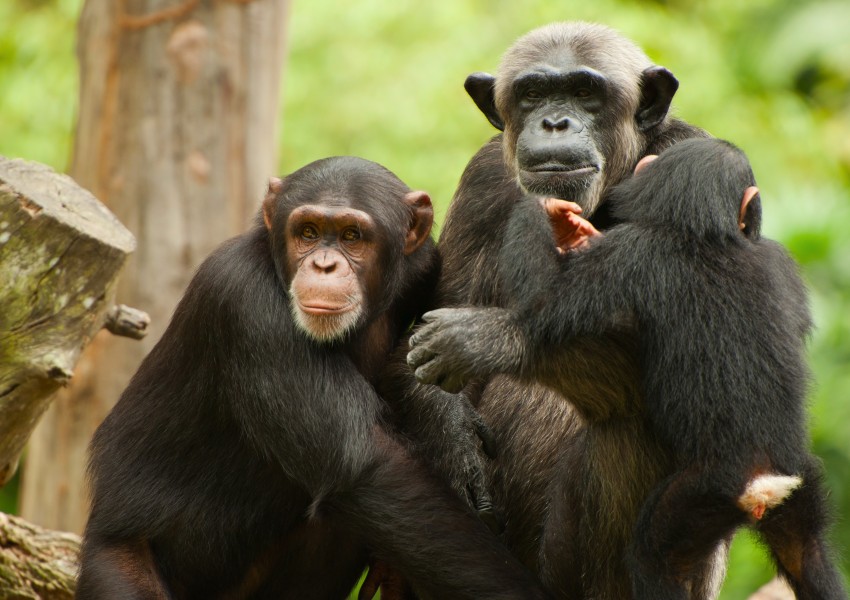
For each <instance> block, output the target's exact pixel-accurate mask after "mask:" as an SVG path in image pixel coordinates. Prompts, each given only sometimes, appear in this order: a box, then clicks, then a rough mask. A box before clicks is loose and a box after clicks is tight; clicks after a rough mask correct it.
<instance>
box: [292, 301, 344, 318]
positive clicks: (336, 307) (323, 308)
mask: <svg viewBox="0 0 850 600" xmlns="http://www.w3.org/2000/svg"><path fill="white" fill-rule="evenodd" d="M298 305H299V306H300V307H301V310H303V311H304V312H305V313H307V314H308V315H316V316H321V315H341V314H343V313H347V312H348V311H350V310H352V309H353V308H354V305H352V304H343V305H340V304H330V303H325V302H313V303H311V304H303V303H301V302H299V303H298Z"/></svg>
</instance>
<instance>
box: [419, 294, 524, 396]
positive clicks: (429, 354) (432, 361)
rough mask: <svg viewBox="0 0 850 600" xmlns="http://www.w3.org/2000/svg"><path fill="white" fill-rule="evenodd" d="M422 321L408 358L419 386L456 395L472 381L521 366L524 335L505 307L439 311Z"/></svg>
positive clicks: (509, 372)
mask: <svg viewBox="0 0 850 600" xmlns="http://www.w3.org/2000/svg"><path fill="white" fill-rule="evenodd" d="M422 320H423V321H424V322H425V325H423V326H421V327H420V328H419V330H418V331H417V332H416V333H415V334H414V335H413V337H411V338H410V348H411V350H410V352H409V353H408V354H407V364H408V365H410V368H411V369H412V370H413V372H414V373H415V374H416V378H417V379H418V380H419V381H420V382H421V383H426V384H434V385H438V386H440V387H441V388H443V389H444V390H446V391H448V392H458V391H460V390H461V389H463V387H464V386H465V385H466V384H467V383H468V382H469V381H470V379H472V378H475V377H486V376H488V375H492V374H494V373H508V374H511V373H516V372H517V371H518V370H519V368H520V366H521V364H522V357H523V347H524V343H523V336H522V332H521V331H520V330H519V328H518V327H517V326H516V324H515V322H514V319H513V313H511V312H510V311H508V310H506V309H502V308H441V309H439V310H434V311H431V312H428V313H425V315H424V316H423V318H422Z"/></svg>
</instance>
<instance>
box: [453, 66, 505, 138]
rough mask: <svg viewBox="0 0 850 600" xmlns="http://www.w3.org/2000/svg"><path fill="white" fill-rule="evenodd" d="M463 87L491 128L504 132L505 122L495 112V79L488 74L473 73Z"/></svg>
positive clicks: (497, 112)
mask: <svg viewBox="0 0 850 600" xmlns="http://www.w3.org/2000/svg"><path fill="white" fill-rule="evenodd" d="M463 87H464V89H466V93H467V94H469V96H470V98H472V100H473V101H474V102H475V105H476V106H477V107H478V108H479V109H480V110H481V112H483V113H484V116H485V117H487V120H488V121H490V123H491V124H492V125H493V127H495V128H496V129H498V130H499V131H504V130H505V121H504V120H503V119H502V117H501V116H500V115H499V111H497V110H496V78H495V77H493V76H492V75H490V74H489V73H481V72H478V73H473V74H472V75H470V76H469V77H467V78H466V81H464V82H463Z"/></svg>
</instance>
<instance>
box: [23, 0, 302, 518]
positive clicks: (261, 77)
mask: <svg viewBox="0 0 850 600" xmlns="http://www.w3.org/2000/svg"><path fill="white" fill-rule="evenodd" d="M287 8H288V1H287V0H87V1H86V3H85V6H84V7H83V11H82V15H81V17H80V23H79V42H78V49H77V52H78V56H79V60H80V66H81V69H80V72H81V90H80V115H79V120H78V123H77V133H76V142H75V147H74V157H73V165H72V168H71V174H72V176H73V177H74V178H75V179H76V180H77V181H78V182H79V183H80V184H81V185H83V186H85V187H88V188H89V189H90V190H91V191H92V192H93V193H94V194H95V196H97V197H98V198H100V199H101V200H102V201H103V202H104V203H106V204H107V206H109V207H110V209H111V210H112V211H113V212H114V213H115V215H116V216H117V217H118V218H119V219H120V220H121V221H122V222H123V223H124V224H125V225H126V226H127V228H128V229H129V230H130V231H131V232H133V233H134V234H135V236H136V239H137V244H138V245H137V250H136V253H135V255H133V257H131V259H130V261H129V262H128V264H127V268H126V269H125V270H124V272H123V274H122V277H121V280H120V282H119V285H118V297H119V298H121V300H122V301H123V302H126V303H128V304H131V305H132V306H136V307H138V308H140V309H142V310H145V311H146V312H148V313H149V314H150V316H151V321H152V323H151V327H150V334H149V335H148V337H147V338H146V340H144V341H143V342H142V343H139V342H131V341H127V340H122V339H121V338H115V337H112V336H109V335H102V334H101V335H98V336H97V337H96V338H95V339H94V341H93V342H92V344H91V345H90V346H89V348H88V349H87V350H86V352H84V354H83V356H82V357H81V359H80V361H79V363H78V367H77V370H76V372H75V373H74V378H73V380H72V382H71V385H70V386H69V387H68V388H67V389H66V390H63V391H61V392H60V393H59V395H58V397H57V398H56V400H55V402H54V404H53V406H52V407H51V409H50V410H49V411H48V413H47V414H46V415H45V418H44V419H43V421H42V422H41V424H40V425H39V427H38V429H37V430H36V432H35V434H34V435H33V438H32V440H31V442H30V446H29V452H28V456H27V459H26V464H25V470H24V472H23V481H22V493H21V514H22V515H23V516H25V517H26V518H27V519H29V520H32V521H34V522H36V523H39V524H41V525H44V526H47V527H51V528H55V529H63V530H68V531H76V532H79V531H81V530H82V527H83V525H84V523H85V518H86V515H87V511H88V508H87V499H86V495H85V486H84V470H85V456H86V447H87V445H88V442H89V439H90V438H91V435H92V433H93V432H94V429H95V428H96V427H97V425H98V424H99V423H100V422H101V420H102V419H103V418H104V417H105V415H106V414H107V412H108V411H109V410H110V408H111V407H112V406H113V404H114V403H115V401H116V400H117V399H118V397H119V395H120V393H121V391H122V390H123V389H124V387H125V386H126V385H127V382H128V381H129V378H130V376H131V375H132V374H133V372H135V370H136V368H137V367H138V365H139V363H140V361H141V359H142V358H143V357H144V355H145V354H146V353H147V352H148V351H149V350H150V348H151V347H152V345H153V344H154V343H156V341H157V340H158V339H159V337H160V335H161V334H162V332H163V330H164V329H165V327H166V325H167V323H168V321H169V318H170V316H171V313H172V311H173V309H174V306H175V304H176V302H177V300H178V299H179V297H180V296H181V294H182V292H183V289H184V288H185V286H186V284H187V283H188V280H189V278H190V276H191V274H192V272H193V271H194V269H195V268H196V267H197V266H198V264H199V263H200V261H201V260H202V259H203V258H204V257H205V256H206V255H207V254H208V253H209V252H210V251H211V250H212V249H213V248H215V246H217V245H218V244H219V243H220V242H222V241H223V240H224V239H226V238H228V237H230V236H232V235H235V234H236V233H239V232H241V231H243V230H244V229H245V227H246V225H247V223H248V221H249V219H250V217H251V215H252V214H253V213H254V211H255V209H256V207H257V206H258V204H259V201H260V199H261V198H262V192H263V188H264V186H265V184H266V181H267V179H268V177H269V175H271V174H274V171H275V167H276V152H275V147H276V146H275V131H276V129H277V113H278V101H279V87H280V75H281V72H282V69H283V57H284V26H285V21H286V14H287Z"/></svg>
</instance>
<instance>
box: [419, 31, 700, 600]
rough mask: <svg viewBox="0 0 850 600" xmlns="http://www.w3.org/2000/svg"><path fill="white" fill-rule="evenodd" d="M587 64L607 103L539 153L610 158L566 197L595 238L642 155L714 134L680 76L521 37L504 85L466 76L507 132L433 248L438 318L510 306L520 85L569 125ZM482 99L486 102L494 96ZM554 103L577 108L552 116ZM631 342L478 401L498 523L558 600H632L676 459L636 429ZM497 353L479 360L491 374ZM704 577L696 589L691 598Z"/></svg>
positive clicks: (491, 388)
mask: <svg viewBox="0 0 850 600" xmlns="http://www.w3.org/2000/svg"><path fill="white" fill-rule="evenodd" d="M587 66H590V67H591V68H592V69H593V70H595V71H596V72H598V73H601V74H602V75H603V76H605V83H604V90H605V95H604V98H605V99H607V100H606V101H604V102H602V104H601V105H600V106H599V107H597V108H596V110H595V111H587V110H584V112H580V114H578V115H577V118H581V119H584V120H585V122H584V127H583V128H582V129H581V131H578V132H576V129H572V130H571V129H570V128H569V127H568V128H566V129H565V130H563V131H561V132H560V133H556V132H551V133H550V134H547V135H548V137H545V138H544V139H546V140H548V141H550V142H552V143H553V145H554V146H556V147H558V148H561V150H558V151H556V153H555V156H553V159H557V160H559V161H560V162H562V163H564V164H566V163H569V162H571V161H570V158H569V157H570V155H571V153H573V152H572V150H571V148H574V147H575V146H576V145H579V146H583V147H584V148H585V150H582V152H585V153H591V154H593V153H595V154H597V155H599V156H601V157H602V158H603V159H604V160H603V161H600V162H599V171H598V172H597V173H595V175H593V176H592V177H587V178H585V179H584V180H583V183H582V185H577V186H575V188H574V189H572V190H571V192H570V194H571V195H570V196H569V197H567V198H566V199H568V200H573V201H575V202H578V203H579V204H581V205H582V207H583V208H584V213H583V216H585V217H588V218H590V219H591V221H592V222H593V223H594V224H595V225H596V226H597V227H598V228H601V229H604V228H607V227H610V226H611V225H612V224H613V223H614V219H613V216H612V215H611V214H610V212H609V210H608V207H607V206H606V202H605V197H606V194H607V191H608V190H609V189H610V188H611V187H612V186H614V185H615V184H617V183H619V182H620V181H622V180H623V179H624V178H625V177H627V176H628V175H629V174H630V173H631V171H632V170H633V168H634V166H635V164H636V163H637V161H638V160H639V159H640V158H641V157H642V156H644V155H645V154H651V153H657V152H659V151H661V150H662V149H664V148H666V147H668V146H670V145H672V144H674V143H675V142H677V141H679V140H682V139H687V138H691V137H705V136H706V135H707V134H706V133H705V132H704V131H702V130H700V129H698V128H696V127H693V126H691V125H689V124H687V123H684V122H682V121H680V120H677V119H675V118H673V117H671V116H670V114H669V111H668V109H669V104H670V101H671V100H672V97H673V93H674V92H675V88H676V84H675V78H673V75H672V74H671V73H669V71H667V70H666V69H663V68H661V67H658V66H656V65H653V64H652V62H651V61H650V60H649V59H648V58H647V57H646V56H645V55H644V53H643V52H642V51H641V50H640V48H638V47H637V46H635V45H634V44H633V43H632V42H631V41H629V40H627V39H625V38H623V37H622V36H620V35H619V34H617V33H616V32H614V31H612V30H610V29H608V28H606V27H603V26H599V25H593V24H587V23H556V24H553V25H549V26H546V27H543V28H540V29H538V30H535V31H533V32H531V33H529V34H527V35H526V36H523V37H522V38H520V39H519V40H518V41H517V42H516V43H515V44H514V45H513V46H512V47H511V49H509V50H508V52H506V54H505V57H504V59H503V61H502V65H501V66H500V68H499V72H498V74H497V75H496V77H492V76H486V75H485V74H476V75H475V76H474V78H473V79H474V82H473V85H472V87H473V90H474V91H475V95H474V96H475V101H476V104H477V105H478V106H479V107H481V108H482V110H483V111H484V112H485V115H486V116H487V117H488V119H489V120H490V121H491V122H493V121H494V120H497V119H498V120H504V131H505V133H504V134H500V135H498V136H497V137H495V138H493V139H492V140H490V141H489V142H488V143H487V144H485V145H484V146H483V147H482V148H481V150H479V152H478V153H477V154H476V155H475V156H474V157H473V158H472V160H471V161H470V163H469V165H468V166H467V168H466V170H465V171H464V174H463V176H462V178H461V181H460V185H459V187H458V190H457V192H456V193H455V197H454V200H453V201H452V204H451V207H450V209H449V213H448V215H447V218H446V223H445V225H444V227H443V230H442V234H441V237H440V243H439V247H440V251H441V254H442V257H443V270H442V274H441V276H440V282H439V286H438V298H437V306H470V305H471V306H490V307H500V306H506V305H507V302H508V297H507V295H506V293H505V290H504V289H503V285H502V283H501V281H500V279H499V276H498V268H497V267H498V261H499V259H498V257H499V256H500V255H501V254H502V249H503V245H504V243H505V240H506V239H508V238H507V233H506V229H507V224H508V220H509V218H510V214H511V211H512V210H513V208H514V206H516V204H517V203H519V202H522V201H523V199H524V198H525V197H526V193H527V191H528V190H527V189H524V188H523V187H522V186H521V185H520V183H521V182H520V179H519V171H520V170H521V169H522V168H523V165H522V164H520V163H519V160H518V158H517V151H516V144H517V142H516V140H517V139H518V137H519V135H520V134H521V133H522V131H523V127H524V125H525V123H526V122H528V118H527V117H526V116H525V115H526V114H530V113H523V112H521V111H518V110H517V108H516V106H515V104H516V97H515V95H513V94H512V93H510V91H511V90H512V88H513V83H514V79H515V78H516V75H517V74H518V73H524V72H532V71H534V70H536V69H542V70H547V71H549V72H555V71H557V72H558V73H559V74H560V76H559V77H556V78H553V80H552V83H554V84H556V85H554V87H552V88H550V89H551V90H552V93H551V95H548V96H545V100H546V101H548V102H550V104H549V106H551V107H552V110H553V111H555V112H557V111H561V112H560V114H561V115H569V111H570V110H572V107H573V106H578V107H579V108H581V105H580V104H579V105H575V104H574V103H573V101H572V98H573V97H574V96H573V93H574V88H571V87H569V82H570V81H572V80H571V78H570V74H571V73H573V72H574V71H583V70H586V67H587ZM488 77H489V79H490V80H489V83H488V79H487V78H488ZM558 81H560V82H562V83H565V84H566V85H565V87H563V88H559V87H558V85H557V82H558ZM488 90H490V92H489V93H491V94H493V95H494V97H493V98H490V99H488V98H487V97H486V94H487V93H488ZM559 95H560V97H565V98H567V99H568V100H570V101H569V102H565V103H564V104H563V105H559V104H558V103H557V102H556V100H557V99H558V97H559ZM494 111H495V114H491V113H493V112H494ZM554 116H557V115H554ZM534 122H535V123H536V122H537V121H536V120H535V121H534ZM573 132H575V133H576V134H575V135H573ZM559 141H560V142H563V143H556V142H559ZM559 152H563V156H560V154H559ZM561 183H562V182H559V181H558V179H557V177H556V179H554V180H553V181H552V184H551V185H546V184H545V180H544V181H543V182H542V184H541V185H540V186H539V187H537V188H536V189H534V190H533V191H535V192H537V193H541V194H547V195H558V194H559V193H560V192H561V191H562V189H563V186H562V185H561ZM491 317H492V319H491V320H489V321H488V327H489V328H490V329H492V330H494V331H498V330H499V329H500V328H502V327H504V323H503V322H502V321H501V320H500V318H499V316H498V315H497V314H491ZM467 341H468V342H470V343H472V342H473V341H474V340H473V339H471V338H467ZM636 342H637V340H636V339H635V336H634V334H633V332H631V331H628V330H616V331H610V332H607V333H606V334H605V335H604V336H602V337H595V338H585V339H582V340H579V341H577V342H576V343H574V344H571V346H570V348H569V352H568V353H567V352H565V353H563V354H562V355H561V358H562V361H563V362H561V364H560V367H561V368H560V369H557V371H558V380H557V381H555V382H552V383H550V384H548V385H546V386H543V385H538V384H535V383H534V382H532V381H528V380H520V379H517V378H509V377H504V376H496V377H493V378H490V379H489V380H487V381H486V387H485V388H484V391H483V393H481V394H480V395H479V397H477V398H475V399H476V401H477V408H478V410H479V412H480V413H481V414H482V416H483V417H484V419H485V421H486V422H487V423H488V425H489V426H490V428H491V429H492V431H493V434H494V436H495V438H496V445H497V448H498V456H497V458H496V460H495V461H494V462H493V463H492V469H490V471H489V477H490V479H491V481H492V489H493V499H494V504H495V506H496V510H497V511H498V512H500V513H502V514H503V515H504V518H505V534H504V535H505V540H506V543H507V544H508V546H509V547H510V548H511V549H512V551H513V552H514V553H515V554H516V555H517V556H518V557H520V559H521V560H522V561H523V562H524V563H525V564H527V565H529V566H530V567H531V568H533V569H534V570H535V571H537V572H538V573H540V574H541V576H542V578H543V579H544V584H545V585H546V586H547V587H549V588H550V589H551V590H552V591H553V592H555V593H556V594H557V595H558V596H559V597H563V598H571V599H572V598H586V597H593V598H600V599H606V600H623V599H626V598H629V597H630V595H631V583H630V580H629V576H628V571H627V569H626V564H625V552H626V548H627V546H628V544H629V542H630V532H631V530H632V528H633V526H634V523H635V522H636V520H637V517H638V511H639V508H640V504H641V502H642V500H643V498H645V497H646V495H647V494H648V493H649V491H650V489H651V488H652V486H653V485H655V483H657V482H658V481H659V480H660V478H661V477H662V476H663V473H664V472H665V471H666V469H667V464H668V461H669V456H668V453H667V452H666V451H665V450H664V449H663V448H660V447H659V445H658V444H657V442H656V441H655V439H654V436H652V435H651V433H650V432H649V431H648V430H647V426H646V423H645V422H644V420H643V418H642V416H641V415H642V402H643V400H642V397H641V394H640V390H639V385H638V384H639V371H638V365H637V349H636ZM490 349H491V348H488V347H487V346H486V344H484V345H481V346H480V347H479V348H478V350H480V351H482V352H486V353H487V354H486V356H487V357H489V359H492V360H493V361H498V360H499V359H500V358H501V357H500V356H496V355H495V353H493V352H489V350H490ZM495 364H496V363H494V365H495ZM495 370H498V369H495ZM553 370H556V369H554V367H553ZM490 372H492V371H490ZM454 373H457V371H456V370H455V371H454ZM481 375H482V376H486V373H482V374H481ZM465 379H468V378H465ZM465 379H464V380H465ZM425 381H426V382H428V383H434V382H435V381H434V380H432V379H428V378H426V379H425ZM442 383H444V384H445V383H446V382H445V381H443V382H442ZM425 387H426V388H427V387H428V386H425ZM450 387H451V388H452V389H457V388H458V387H459V386H458V385H451V386H450ZM479 387H480V386H479ZM471 389H473V390H474V389H475V388H470V387H469V386H467V390H466V391H467V392H469V391H470V390H471ZM414 401H415V399H414ZM412 402H413V401H412ZM434 412H438V410H436V409H435V410H434ZM706 577H707V575H705V577H703V574H700V575H698V576H696V577H695V580H696V581H695V583H694V587H698V586H700V585H702V584H701V582H700V581H699V580H701V579H704V578H706ZM694 597H695V598H698V597H699V596H698V595H697V594H695V595H694Z"/></svg>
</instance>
